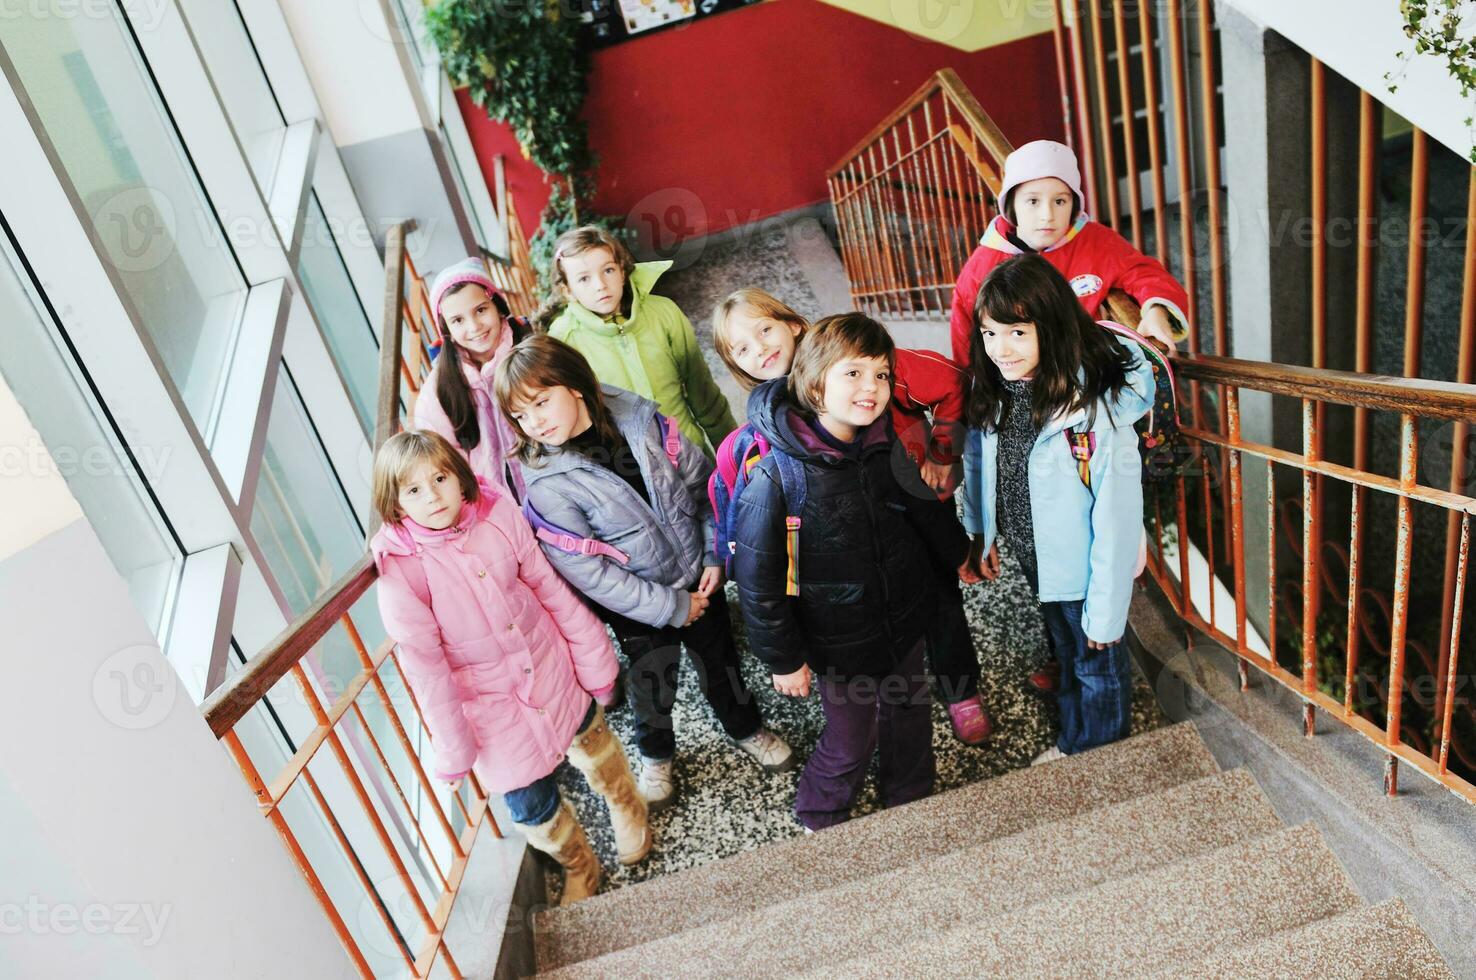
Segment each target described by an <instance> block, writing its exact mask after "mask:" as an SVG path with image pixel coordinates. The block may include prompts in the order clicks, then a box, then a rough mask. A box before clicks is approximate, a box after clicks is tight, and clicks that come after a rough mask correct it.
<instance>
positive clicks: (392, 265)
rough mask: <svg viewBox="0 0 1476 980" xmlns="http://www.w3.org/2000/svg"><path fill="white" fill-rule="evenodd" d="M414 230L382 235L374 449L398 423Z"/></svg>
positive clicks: (399, 227) (403, 224) (394, 228)
mask: <svg viewBox="0 0 1476 980" xmlns="http://www.w3.org/2000/svg"><path fill="white" fill-rule="evenodd" d="M414 230H415V221H414V219H406V220H405V221H399V222H396V223H395V224H392V225H390V227H389V230H388V231H387V232H385V235H384V269H385V278H384V312H383V313H382V314H381V316H380V321H379V322H380V324H381V330H380V343H379V403H378V411H377V413H376V414H375V416H374V448H375V449H376V450H377V449H378V448H379V447H380V446H382V445H384V441H385V440H386V439H388V438H389V437H390V436H392V435H394V434H395V429H397V428H398V427H399V424H400V333H401V329H400V328H401V325H402V324H403V317H404V298H405V236H406V235H408V234H410V232H412V231H414ZM371 533H372V531H371Z"/></svg>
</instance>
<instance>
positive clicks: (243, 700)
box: [200, 554, 379, 738]
mask: <svg viewBox="0 0 1476 980" xmlns="http://www.w3.org/2000/svg"><path fill="white" fill-rule="evenodd" d="M378 577H379V572H378V571H376V570H375V568H374V559H373V558H372V557H370V556H369V555H368V554H365V555H364V556H363V557H362V558H360V559H359V560H358V561H357V562H355V563H354V567H353V568H350V569H349V570H348V572H347V573H345V574H344V576H343V577H342V578H340V579H339V580H338V581H337V582H334V583H333V584H332V585H331V586H329V587H328V588H327V589H326V590H324V592H323V594H322V595H320V596H319V597H318V599H317V601H315V602H314V603H313V604H312V605H311V606H309V607H308V608H307V609H305V610H304V611H303V613H302V615H300V616H298V617H297V618H296V619H294V620H293V621H292V622H291V623H289V624H288V625H287V628H286V629H284V630H282V632H280V633H278V634H277V637H276V639H274V640H272V642H271V643H268V644H267V645H266V648H265V649H264V650H262V651H261V652H260V653H258V654H257V655H256V656H254V657H252V658H251V659H250V660H248V661H246V665H245V666H244V667H242V668H241V669H240V670H239V671H237V672H236V673H235V674H233V675H231V676H230V677H229V678H227V679H226V682H225V683H224V684H222V685H221V686H220V687H217V688H216V689H215V690H214V691H212V692H211V693H210V696H209V697H207V698H206V699H205V700H204V702H203V703H202V704H201V705H200V713H201V714H203V715H204V716H205V722H206V724H208V725H209V726H210V730H211V731H212V732H214V733H215V737H216V738H223V737H225V735H226V733H227V732H229V731H230V730H231V729H232V728H234V727H235V725H236V722H238V721H240V720H241V719H242V718H244V717H246V713H247V712H249V711H250V710H251V709H252V708H254V707H256V704H257V702H258V701H260V700H261V699H262V698H264V697H266V695H267V692H269V691H271V689H272V688H273V687H274V686H276V683H277V682H278V681H279V680H281V679H282V678H283V677H285V676H287V672H288V671H289V670H291V669H292V668H293V666H294V665H296V664H297V662H298V661H299V660H301V659H302V658H303V657H305V656H307V654H308V651H309V650H311V649H312V648H313V647H314V646H316V645H317V643H318V641H319V640H321V639H322V638H323V637H324V636H326V635H328V631H329V630H330V629H332V628H333V627H334V626H336V625H337V624H338V620H339V617H341V616H342V615H343V614H344V613H346V612H348V611H349V610H350V609H351V608H353V605H354V603H355V602H357V601H358V600H359V597H360V596H362V595H363V594H364V593H365V592H366V591H367V590H368V589H369V586H371V585H373V584H374V580H375V579H376V578H378Z"/></svg>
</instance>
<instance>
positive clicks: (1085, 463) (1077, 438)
mask: <svg viewBox="0 0 1476 980" xmlns="http://www.w3.org/2000/svg"><path fill="white" fill-rule="evenodd" d="M1062 435H1064V436H1065V437H1066V443H1067V445H1069V446H1070V447H1071V458H1072V459H1074V460H1076V475H1077V476H1078V477H1080V478H1081V484H1082V486H1084V487H1086V488H1087V490H1091V489H1092V453H1094V452H1096V451H1097V434H1096V433H1095V432H1092V431H1091V430H1087V431H1086V432H1078V431H1076V428H1075V427H1074V426H1073V427H1072V428H1069V429H1066V430H1064V431H1063V432H1062Z"/></svg>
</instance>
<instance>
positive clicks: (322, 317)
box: [297, 194, 379, 433]
mask: <svg viewBox="0 0 1476 980" xmlns="http://www.w3.org/2000/svg"><path fill="white" fill-rule="evenodd" d="M303 221H304V222H305V223H304V224H303V227H302V250H301V251H300V252H299V253H298V258H297V278H298V281H300V282H301V283H302V289H303V292H304V293H306V294H307V298H308V303H309V305H311V306H312V308H313V313H314V315H315V316H317V318H318V325H319V326H320V327H322V329H323V336H324V338H325V339H326V340H327V341H328V349H329V350H330V351H332V353H333V360H334V361H335V362H336V363H337V364H338V370H339V372H340V373H341V374H342V375H343V380H344V383H345V384H347V385H348V390H349V397H350V398H352V399H353V403H354V409H355V410H356V411H357V412H358V413H359V419H360V420H361V421H362V422H363V423H364V431H365V432H368V433H372V432H373V431H374V412H375V407H376V405H377V403H378V400H379V341H378V340H377V339H376V338H375V336H374V328H373V327H371V326H370V325H369V317H368V316H366V315H365V314H364V305H363V304H362V303H360V302H359V294H358V292H357V291H356V290H355V289H354V283H353V280H352V279H350V278H349V271H348V267H347V266H346V265H344V263H343V253H342V252H340V251H339V250H338V242H337V241H336V240H335V239H334V237H333V229H332V228H330V227H329V226H328V220H327V218H325V217H324V216H323V208H322V206H321V205H319V204H318V195H317V194H312V195H310V196H309V197H308V205H307V213H306V214H305V215H303Z"/></svg>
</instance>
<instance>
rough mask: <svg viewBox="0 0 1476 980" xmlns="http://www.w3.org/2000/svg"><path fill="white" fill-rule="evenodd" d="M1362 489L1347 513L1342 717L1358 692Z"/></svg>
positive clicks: (1356, 490) (1357, 489)
mask: <svg viewBox="0 0 1476 980" xmlns="http://www.w3.org/2000/svg"><path fill="white" fill-rule="evenodd" d="M1363 494H1364V490H1363V487H1360V486H1357V485H1355V486H1354V487H1353V504H1352V507H1351V508H1350V510H1349V512H1348V537H1349V545H1348V640H1347V650H1348V655H1347V665H1346V667H1345V668H1344V677H1343V714H1344V715H1345V716H1346V715H1351V714H1352V713H1353V710H1354V704H1355V702H1356V699H1355V697H1354V693H1355V691H1356V690H1357V689H1358V626H1359V617H1358V598H1359V593H1360V591H1361V590H1362V588H1363V583H1362V576H1363V569H1362V566H1361V559H1362V554H1363V547H1362V545H1363Z"/></svg>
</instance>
